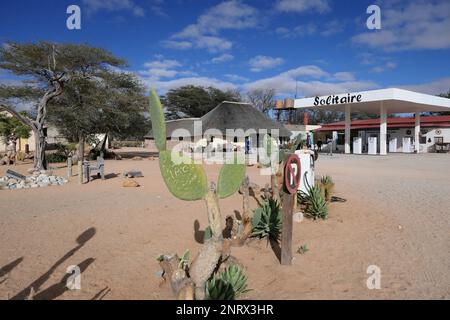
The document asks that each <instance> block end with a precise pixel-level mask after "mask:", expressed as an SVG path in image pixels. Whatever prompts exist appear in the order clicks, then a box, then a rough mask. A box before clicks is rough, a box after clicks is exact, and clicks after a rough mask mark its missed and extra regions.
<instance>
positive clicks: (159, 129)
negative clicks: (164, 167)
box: [150, 89, 166, 151]
mask: <svg viewBox="0 0 450 320" xmlns="http://www.w3.org/2000/svg"><path fill="white" fill-rule="evenodd" d="M150 118H151V120H152V131H153V137H154V138H155V144H156V147H157V148H158V150H159V151H164V150H166V122H165V119H164V110H163V108H162V106H161V102H160V100H159V97H158V94H157V93H156V91H155V89H152V90H151V92H150Z"/></svg>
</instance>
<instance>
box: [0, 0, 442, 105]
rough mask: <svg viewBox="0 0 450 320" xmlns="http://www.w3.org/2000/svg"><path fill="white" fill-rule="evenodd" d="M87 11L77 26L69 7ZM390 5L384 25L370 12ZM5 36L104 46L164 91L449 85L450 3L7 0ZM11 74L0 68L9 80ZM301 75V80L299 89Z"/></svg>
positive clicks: (0, 22) (429, 89)
mask: <svg viewBox="0 0 450 320" xmlns="http://www.w3.org/2000/svg"><path fill="white" fill-rule="evenodd" d="M71 4H76V5H79V6H80V8H81V30H68V29H67V28H66V19H67V17H68V14H67V13H66V8H67V7H68V6H69V5H71ZM371 4H377V5H379V6H380V8H381V23H382V29H381V30H369V29H367V27H366V20H367V18H368V17H369V14H367V13H366V9H367V7H368V6H369V5H371ZM0 7H1V10H0V30H1V31H0V42H5V41H8V40H12V41H19V42H23V41H38V40H50V41H57V42H79V43H89V44H91V45H94V46H101V47H104V48H107V49H108V50H110V51H112V52H113V53H114V54H115V55H117V56H120V57H123V58H125V59H126V60H128V62H129V64H130V66H129V67H128V70H130V71H133V72H136V73H137V74H139V76H140V77H141V78H142V80H143V81H144V82H145V83H146V84H147V85H148V86H155V87H157V88H158V89H159V91H160V92H161V93H164V92H165V91H167V90H168V89H171V88H174V87H177V86H181V85H186V84H194V85H204V86H209V85H212V86H216V87H219V88H222V89H227V88H232V89H239V90H242V91H243V92H245V91H246V90H251V89H255V88H274V89H276V90H277V93H278V94H279V95H283V96H292V97H293V96H294V94H295V90H296V87H297V88H298V96H299V97H301V96H313V95H317V94H331V93H343V92H348V91H362V90H369V89H375V88H385V87H404V88H408V89H413V90H416V91H421V92H425V93H431V94H436V93H440V92H446V91H449V90H450V32H449V30H450V1H448V0H442V1H437V0H434V1H419V0H417V1H401V0H390V1H379V0H369V1H363V0H334V1H333V0H271V1H269V0H254V1H251V0H248V1H245V0H242V1H238V0H231V1H206V0H204V1H202V0H109V1H108V0H79V1H63V0H40V1H24V0H15V1H2V2H1V4H0ZM10 79H11V78H10V76H9V75H8V74H5V73H4V72H3V73H1V74H0V81H1V82H7V81H8V80H10ZM296 81H297V86H296Z"/></svg>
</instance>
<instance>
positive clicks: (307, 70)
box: [245, 66, 378, 96]
mask: <svg viewBox="0 0 450 320" xmlns="http://www.w3.org/2000/svg"><path fill="white" fill-rule="evenodd" d="M349 74H350V73H347V72H340V73H337V74H334V75H333V76H331V75H330V73H328V72H326V71H324V70H322V69H321V68H319V67H317V66H302V67H299V68H295V69H291V70H288V71H286V72H283V73H280V74H278V75H276V76H274V77H269V78H264V79H260V80H257V81H254V82H250V83H247V84H246V85H245V89H246V90H253V89H272V88H273V89H275V90H276V91H277V93H278V94H281V95H289V94H293V93H295V92H296V89H298V91H299V93H300V94H302V95H303V96H314V95H326V94H333V93H343V92H352V91H362V90H368V89H374V88H378V85H377V84H376V83H374V82H372V81H364V80H363V81H357V80H354V79H352V78H350V77H349ZM344 75H345V76H344ZM307 78H311V79H314V80H307ZM339 78H340V80H339ZM336 80H337V81H336Z"/></svg>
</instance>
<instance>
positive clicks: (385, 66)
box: [370, 61, 397, 73]
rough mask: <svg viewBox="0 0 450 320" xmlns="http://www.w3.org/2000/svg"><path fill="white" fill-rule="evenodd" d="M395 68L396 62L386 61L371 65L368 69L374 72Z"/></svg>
mask: <svg viewBox="0 0 450 320" xmlns="http://www.w3.org/2000/svg"><path fill="white" fill-rule="evenodd" d="M395 68H397V64H396V63H395V62H392V61H387V62H386V63H384V64H383V65H378V66H375V67H373V68H372V69H371V70H370V71H371V72H374V73H383V72H385V71H388V70H393V69H395Z"/></svg>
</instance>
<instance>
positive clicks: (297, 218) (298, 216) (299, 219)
mask: <svg viewBox="0 0 450 320" xmlns="http://www.w3.org/2000/svg"><path fill="white" fill-rule="evenodd" d="M303 219H304V217H303V212H301V211H300V212H296V213H294V214H293V215H292V220H293V221H294V222H296V223H300V222H302V221H303Z"/></svg>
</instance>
